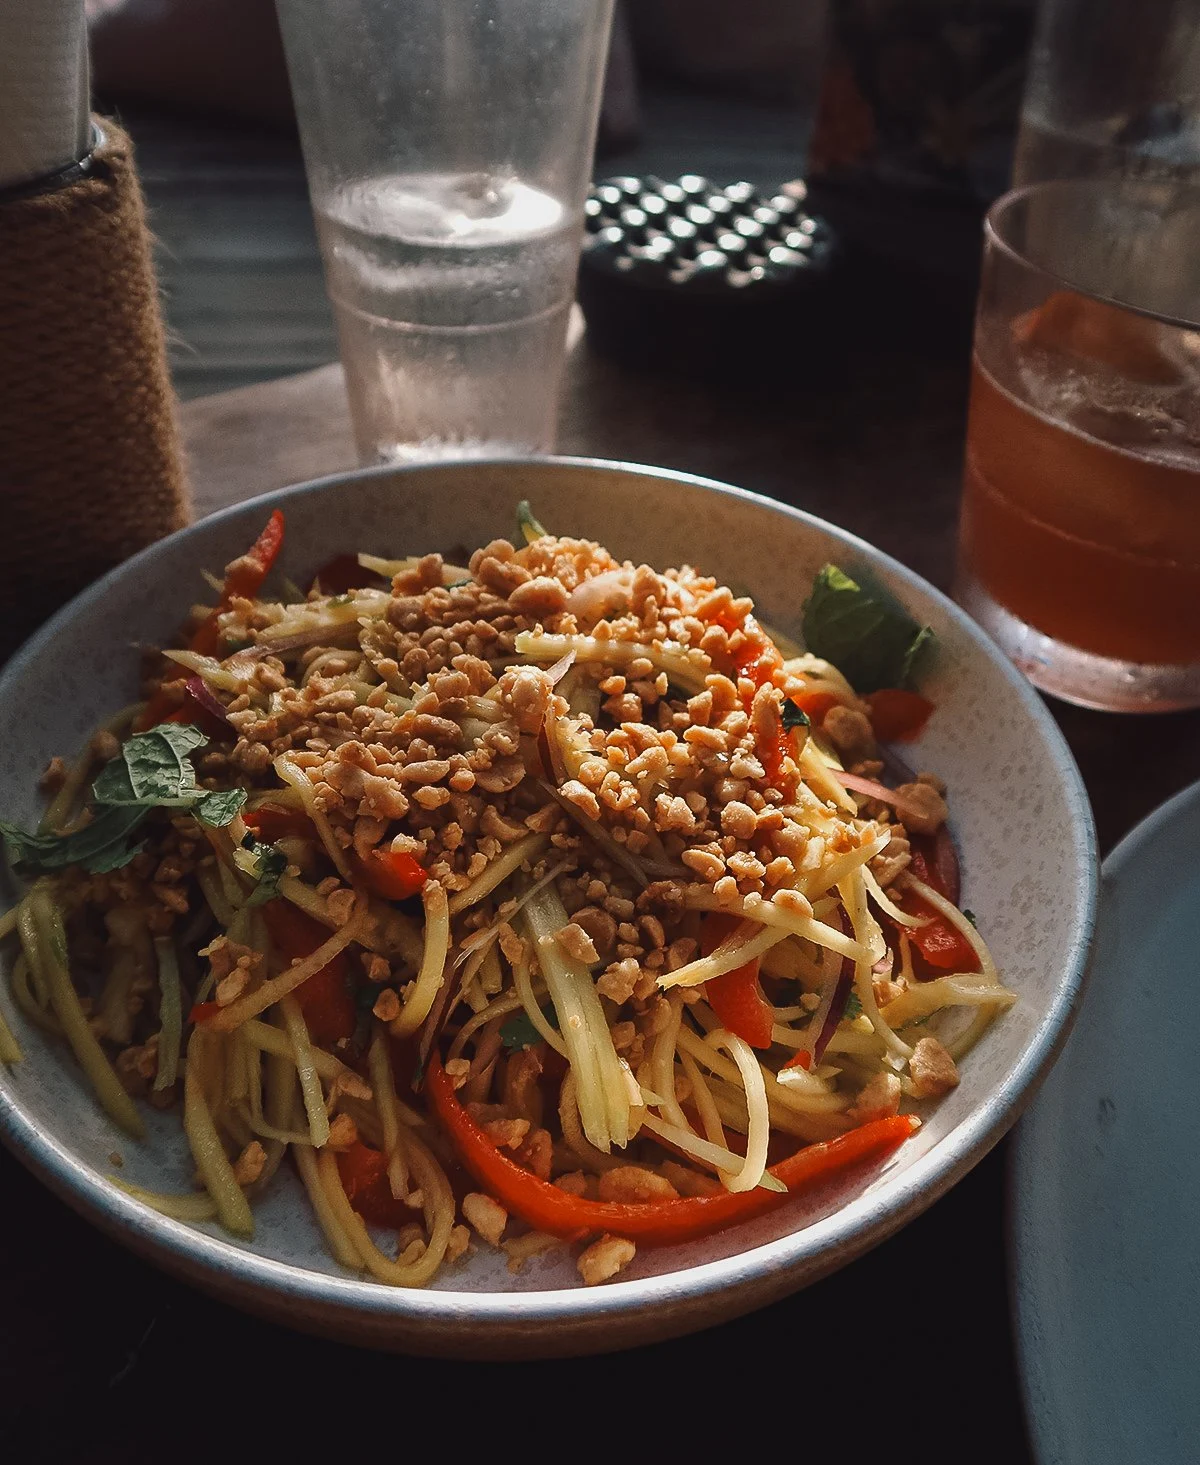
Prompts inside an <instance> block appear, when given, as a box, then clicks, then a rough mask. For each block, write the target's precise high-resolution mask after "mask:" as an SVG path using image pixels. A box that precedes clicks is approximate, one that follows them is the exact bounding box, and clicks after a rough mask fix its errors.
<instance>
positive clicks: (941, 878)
mask: <svg viewBox="0 0 1200 1465" xmlns="http://www.w3.org/2000/svg"><path fill="white" fill-rule="evenodd" d="M909 843H910V845H911V849H912V859H911V863H910V865H909V868H910V869H911V870H912V873H913V874H914V875H915V876H916V877H917V879H918V880H920V881H921V882H922V884H924V885H928V886H930V887H931V888H932V889H933V890H936V891H937V893H938V894H939V895H941V896H943V897H944V898H945V899H946V900H948V901H950V902H951V903H952V904H954V905H957V904H958V899H959V894H960V885H961V880H960V875H959V866H958V853H957V851H956V850H955V848H954V841H953V839H951V837H950V832H949V830H948V829H947V828H946V826H945V825H943V826H942V827H941V828H940V829H939V830H938V832H937V833H936V834H935V835H932V836H931V835H927V834H912V835H910V836H909ZM900 908H901V910H903V911H906V912H907V913H908V914H909V915H912V916H927V917H928V918H929V920H928V923H927V924H926V925H924V926H921V927H919V928H916V929H912V930H910V931H909V932H908V937H909V940H910V941H911V942H912V944H913V946H914V947H915V948H916V950H917V951H918V952H919V953H920V954H921V956H922V957H923V958H924V959H925V961H926V962H927V963H928V964H929V966H931V967H933V968H935V969H936V970H937V971H943V972H977V971H978V970H979V958H978V956H977V955H976V954H975V948H974V947H973V946H972V945H971V943H970V942H969V941H968V940H967V938H966V937H965V936H964V935H963V934H962V932H961V931H959V930H958V928H957V927H956V926H954V925H952V924H951V923H950V922H949V921H948V920H947V919H946V918H945V916H943V915H941V914H940V913H939V912H938V911H936V910H935V909H934V908H933V906H931V905H930V904H929V902H928V901H926V900H922V899H921V897H920V896H919V895H917V894H915V893H913V892H909V893H908V894H906V895H905V896H904V897H903V898H902V899H901V902H900ZM918 975H920V973H919V972H918Z"/></svg>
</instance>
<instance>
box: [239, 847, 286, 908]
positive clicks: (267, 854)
mask: <svg viewBox="0 0 1200 1465" xmlns="http://www.w3.org/2000/svg"><path fill="white" fill-rule="evenodd" d="M250 848H251V851H252V853H253V855H254V865H255V870H254V873H255V875H256V876H257V880H258V883H257V884H256V885H255V887H254V889H253V890H252V891H251V892H250V894H249V895H248V896H247V897H246V904H247V905H251V906H253V905H266V903H267V901H269V900H274V899H275V897H276V896H277V895H278V894H279V881H280V879H281V878H282V876H283V872H284V871H285V870H286V869H287V855H285V854H284V852H283V851H282V850H280V849H276V848H275V846H274V845H273V844H260V843H259V842H258V841H257V840H254V839H252V841H251V845H250Z"/></svg>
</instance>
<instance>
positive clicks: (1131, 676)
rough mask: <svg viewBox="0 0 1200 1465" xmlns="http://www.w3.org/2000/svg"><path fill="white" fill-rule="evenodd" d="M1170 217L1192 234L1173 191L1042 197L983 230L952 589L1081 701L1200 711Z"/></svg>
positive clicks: (1186, 393)
mask: <svg viewBox="0 0 1200 1465" xmlns="http://www.w3.org/2000/svg"><path fill="white" fill-rule="evenodd" d="M1181 209H1186V210H1187V211H1188V212H1189V213H1190V214H1191V218H1192V223H1193V224H1197V225H1200V196H1198V195H1197V194H1196V192H1195V191H1194V190H1191V189H1186V190H1179V189H1174V188H1170V187H1153V188H1146V187H1142V186H1139V185H1109V184H1045V185H1037V186H1034V187H1032V188H1029V189H1024V190H1020V191H1019V192H1018V193H1016V194H1010V195H1009V196H1008V197H1007V198H1006V199H1003V200H1001V201H1000V203H999V204H997V206H996V208H995V209H994V210H993V211H992V215H991V216H990V218H989V223H988V235H987V243H986V254H985V262H984V277H983V284H982V290H981V297H980V306H979V315H978V321H977V328H976V341H975V353H974V360H973V363H972V387H971V408H970V418H969V425H968V434H967V450H966V463H965V470H964V486H963V510H962V521H961V530H960V543H959V564H958V576H957V583H956V594H957V596H958V598H959V600H960V601H961V603H962V604H963V605H964V606H965V607H966V608H967V609H968V610H969V611H970V612H971V613H972V614H973V615H974V616H975V617H976V619H977V620H979V621H980V622H981V623H982V624H983V625H984V626H985V627H986V628H987V629H988V630H989V631H990V633H991V634H992V635H993V636H994V637H995V639H996V640H997V641H999V642H1000V644H1001V645H1002V646H1003V647H1004V649H1005V650H1006V651H1007V652H1008V654H1009V655H1010V656H1011V657H1012V659H1013V660H1014V661H1015V662H1016V663H1017V665H1018V666H1020V667H1021V668H1022V670H1024V671H1025V672H1026V674H1027V675H1028V676H1029V677H1030V679H1031V680H1032V681H1034V682H1035V683H1036V684H1037V685H1038V686H1040V687H1042V688H1043V689H1044V690H1045V691H1048V692H1051V693H1054V694H1056V695H1058V696H1061V697H1065V698H1067V699H1068V700H1070V701H1075V702H1079V703H1082V704H1084V705H1087V706H1094V707H1102V708H1109V709H1112V710H1121V711H1155V710H1166V709H1168V708H1172V707H1186V706H1194V705H1200V326H1196V327H1194V326H1193V325H1192V324H1191V323H1190V322H1191V320H1193V319H1196V318H1197V315H1200V312H1197V311H1195V310H1193V309H1191V307H1192V306H1193V305H1194V304H1195V303H1197V302H1196V301H1195V300H1194V298H1193V296H1192V294H1191V290H1192V284H1193V282H1194V280H1195V276H1196V272H1197V261H1196V260H1193V259H1192V258H1191V256H1192V255H1193V254H1200V233H1196V234H1195V235H1193V241H1194V242H1193V244H1192V247H1191V248H1190V249H1186V248H1185V247H1184V244H1185V241H1184V239H1183V231H1182V227H1181V219H1180V217H1179V210H1181ZM1124 231H1128V232H1124ZM1156 237H1157V243H1158V247H1157V248H1155V238H1156ZM1142 302H1145V304H1142ZM1164 306H1166V307H1168V309H1166V310H1164V308H1163V307H1164ZM1181 307H1184V309H1181Z"/></svg>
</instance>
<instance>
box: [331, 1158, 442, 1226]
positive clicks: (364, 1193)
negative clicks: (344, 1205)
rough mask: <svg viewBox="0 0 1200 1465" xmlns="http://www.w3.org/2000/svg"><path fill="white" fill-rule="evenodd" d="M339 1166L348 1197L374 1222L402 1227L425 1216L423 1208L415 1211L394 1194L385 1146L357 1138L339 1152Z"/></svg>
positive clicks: (369, 1221)
mask: <svg viewBox="0 0 1200 1465" xmlns="http://www.w3.org/2000/svg"><path fill="white" fill-rule="evenodd" d="M337 1167H338V1175H339V1176H340V1177H341V1181H342V1188H343V1189H344V1190H345V1192H346V1198H347V1200H349V1202H350V1204H351V1205H352V1206H353V1207H354V1209H355V1210H356V1211H357V1212H358V1214H359V1215H360V1216H361V1217H362V1218H363V1220H364V1221H367V1222H368V1223H369V1224H370V1225H372V1226H391V1227H394V1228H395V1229H396V1230H399V1228H400V1227H401V1226H407V1225H408V1223H409V1222H410V1221H419V1220H420V1219H421V1213H420V1211H414V1210H413V1209H412V1207H411V1206H406V1205H405V1204H404V1202H403V1201H401V1200H397V1199H396V1197H395V1196H394V1195H393V1194H392V1188H391V1184H390V1183H389V1181H388V1174H387V1156H386V1155H385V1154H384V1153H383V1151H382V1150H376V1149H372V1148H371V1146H370V1145H365V1144H363V1143H362V1142H361V1141H357V1142H356V1143H354V1144H352V1145H351V1146H350V1148H349V1149H348V1150H343V1151H342V1152H341V1153H340V1154H339V1155H338V1157H337Z"/></svg>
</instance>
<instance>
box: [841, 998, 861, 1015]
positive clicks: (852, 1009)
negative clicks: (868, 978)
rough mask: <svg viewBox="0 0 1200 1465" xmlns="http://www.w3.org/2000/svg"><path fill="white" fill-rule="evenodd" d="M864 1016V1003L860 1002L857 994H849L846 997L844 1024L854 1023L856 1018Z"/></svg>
mask: <svg viewBox="0 0 1200 1465" xmlns="http://www.w3.org/2000/svg"><path fill="white" fill-rule="evenodd" d="M861 1016H862V1003H861V1002H860V1001H859V1000H858V993H857V992H853V991H852V992H849V993H848V994H847V996H846V1007H845V1010H844V1011H843V1013H842V1021H843V1022H853V1021H854V1019H855V1018H856V1017H861Z"/></svg>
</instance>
